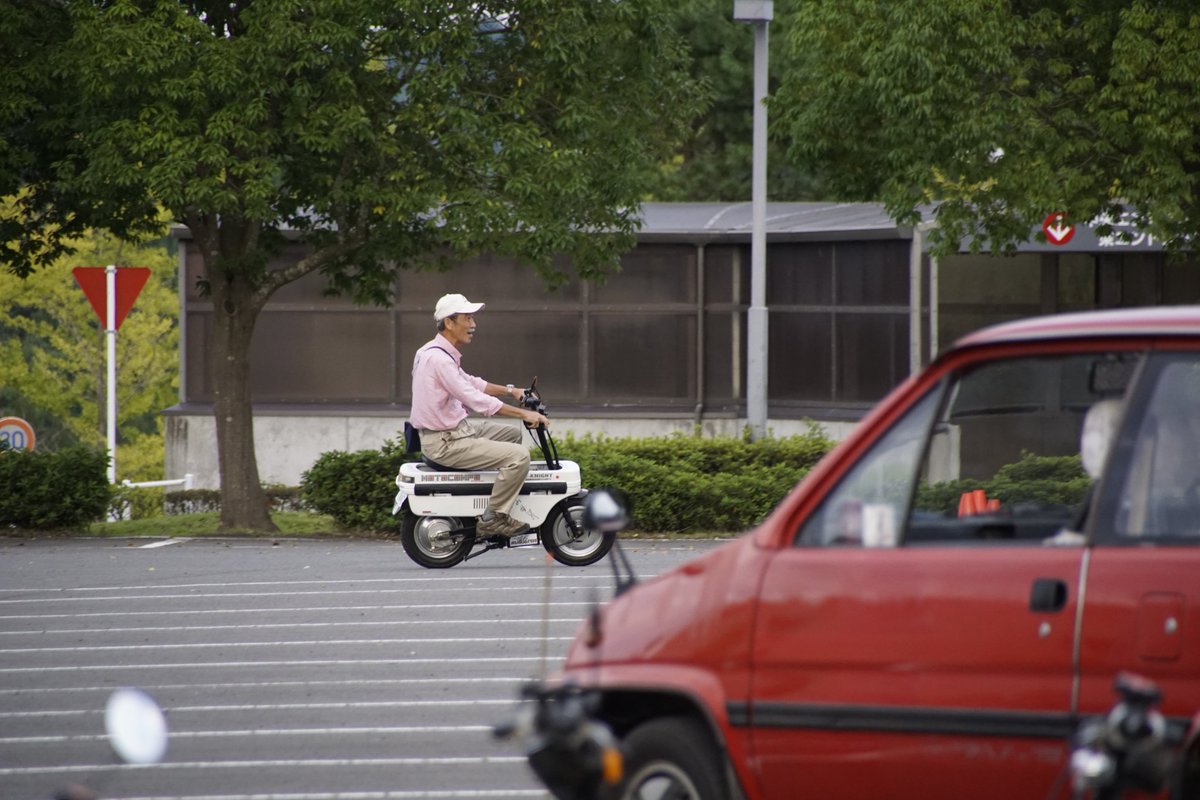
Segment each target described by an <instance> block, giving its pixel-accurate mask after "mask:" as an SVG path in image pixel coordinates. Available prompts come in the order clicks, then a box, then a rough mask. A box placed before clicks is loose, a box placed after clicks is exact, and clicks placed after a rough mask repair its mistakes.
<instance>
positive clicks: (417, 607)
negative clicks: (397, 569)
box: [0, 596, 600, 620]
mask: <svg viewBox="0 0 1200 800" xmlns="http://www.w3.org/2000/svg"><path fill="white" fill-rule="evenodd" d="M184 599H187V597H186V596H185V597H184ZM0 602H4V601H0ZM598 602H600V601H598V600H552V601H551V603H552V605H553V606H554V607H555V608H562V607H563V606H588V607H591V606H594V605H596V604H597V603H598ZM446 608H466V609H476V608H490V609H494V608H529V609H534V610H540V609H541V601H537V602H533V601H528V600H527V601H518V602H514V603H501V602H496V601H494V600H489V601H488V602H486V603H411V604H410V603H401V604H398V605H382V606H308V607H299V608H293V607H287V608H183V609H176V610H157V611H132V610H125V611H87V612H83V613H80V614H0V620H8V619H12V620H16V619H74V618H77V617H89V618H92V617H121V618H123V619H125V618H128V617H157V616H178V615H180V614H199V615H201V616H205V617H208V616H212V615H213V614H294V613H298V612H321V611H433V610H441V609H446ZM539 619H540V618H539Z"/></svg>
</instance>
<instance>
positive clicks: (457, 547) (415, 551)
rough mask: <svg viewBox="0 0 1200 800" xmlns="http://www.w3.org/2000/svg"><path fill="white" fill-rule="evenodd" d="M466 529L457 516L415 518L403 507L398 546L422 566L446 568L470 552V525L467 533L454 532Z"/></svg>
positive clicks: (472, 539) (472, 542)
mask: <svg viewBox="0 0 1200 800" xmlns="http://www.w3.org/2000/svg"><path fill="white" fill-rule="evenodd" d="M470 522H471V523H473V522H474V520H471V521H470ZM466 527H468V526H467V524H466V523H465V522H464V521H463V520H461V519H458V518H457V517H418V516H417V515H416V514H414V513H412V512H411V511H409V510H408V509H407V508H406V509H404V527H403V528H402V529H401V531H400V544H402V545H404V552H405V553H408V557H409V558H411V559H412V560H413V561H415V562H417V563H418V564H420V565H421V566H422V567H426V568H427V569H446V568H447V567H453V566H454V565H455V564H457V563H459V562H460V561H462V560H463V559H464V558H466V557H467V554H468V553H470V552H471V545H472V544H474V543H475V532H474V527H473V525H472V526H471V530H469V531H466V532H464V533H455V531H462V530H463V529H464V528H466Z"/></svg>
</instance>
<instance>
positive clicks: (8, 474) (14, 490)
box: [0, 447, 111, 530]
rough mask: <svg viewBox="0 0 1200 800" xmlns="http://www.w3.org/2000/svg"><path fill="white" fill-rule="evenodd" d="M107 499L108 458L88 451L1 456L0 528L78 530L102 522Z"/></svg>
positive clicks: (20, 452) (14, 452) (9, 452)
mask: <svg viewBox="0 0 1200 800" xmlns="http://www.w3.org/2000/svg"><path fill="white" fill-rule="evenodd" d="M110 495H111V490H110V488H109V484H108V454H107V453H99V452H96V451H94V450H89V449H87V448H86V447H67V448H64V449H62V450H58V451H55V452H38V451H34V452H28V451H25V450H5V451H3V452H0V525H3V526H6V527H7V526H14V527H17V528H23V529H28V530H66V529H70V528H82V527H84V526H86V525H88V524H89V523H91V522H94V521H96V520H98V519H101V518H103V516H104V514H105V512H106V511H107V509H108V503H109V498H110Z"/></svg>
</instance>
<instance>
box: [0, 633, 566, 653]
mask: <svg viewBox="0 0 1200 800" xmlns="http://www.w3.org/2000/svg"><path fill="white" fill-rule="evenodd" d="M574 638H575V637H573V636H470V637H462V638H451V637H437V638H429V639H420V638H418V639H302V640H297V641H290V642H289V641H283V642H188V643H180V644H170V643H155V644H100V645H83V646H81V647H6V648H4V649H3V650H0V653H5V654H12V653H23V654H29V653H96V652H114V651H117V652H126V651H129V650H195V649H198V648H202V647H208V648H219V647H318V646H320V647H327V646H330V645H333V646H338V647H340V646H344V645H371V646H374V645H380V644H400V645H411V644H495V643H497V642H569V641H571V640H572V639H574Z"/></svg>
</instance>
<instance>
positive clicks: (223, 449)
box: [209, 274, 279, 532]
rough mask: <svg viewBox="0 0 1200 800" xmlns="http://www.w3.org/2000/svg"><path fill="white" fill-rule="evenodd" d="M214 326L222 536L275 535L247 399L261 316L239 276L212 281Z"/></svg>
mask: <svg viewBox="0 0 1200 800" xmlns="http://www.w3.org/2000/svg"><path fill="white" fill-rule="evenodd" d="M211 287H212V294H211V298H212V303H213V322H212V330H211V332H210V337H211V341H210V346H209V352H210V353H211V362H210V367H211V369H212V384H213V415H214V417H215V419H216V427H217V458H218V463H219V464H220V469H221V525H220V530H221V531H262V532H275V531H278V530H279V529H278V528H277V527H275V523H274V522H272V521H271V516H270V514H269V513H268V509H267V496H266V493H265V492H264V491H263V488H262V484H261V483H260V482H259V478H258V461H257V459H256V458H255V454H254V408H253V403H252V401H251V395H250V339H251V336H252V335H253V334H254V323H255V321H256V320H257V318H258V312H259V311H260V310H261V307H262V305H261V301H258V300H257V299H256V297H255V295H254V292H253V290H252V288H251V286H250V285H249V282H248V281H247V280H246V279H245V278H244V277H241V276H236V275H235V276H232V277H230V278H228V279H226V278H224V277H223V276H220V275H219V274H214V275H212V279H211Z"/></svg>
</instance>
